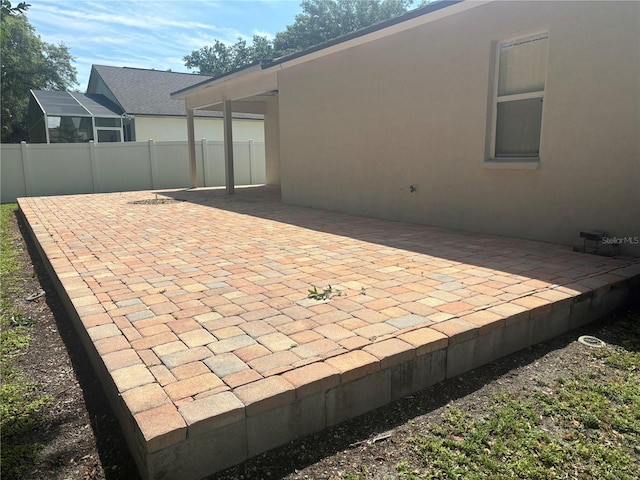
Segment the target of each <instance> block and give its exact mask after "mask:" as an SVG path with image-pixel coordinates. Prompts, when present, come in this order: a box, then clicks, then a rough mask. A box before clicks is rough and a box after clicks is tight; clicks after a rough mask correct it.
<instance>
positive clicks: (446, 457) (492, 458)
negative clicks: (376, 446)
mask: <svg viewBox="0 0 640 480" xmlns="http://www.w3.org/2000/svg"><path fill="white" fill-rule="evenodd" d="M614 328H615V329H616V330H617V332H616V334H617V336H618V338H623V339H625V340H624V342H623V343H624V345H623V346H619V347H618V346H610V347H608V348H607V349H606V351H605V352H603V351H600V350H597V351H594V353H593V355H594V357H596V358H599V359H600V360H601V361H602V364H601V365H600V366H599V367H596V368H594V369H591V370H589V371H588V372H586V373H581V374H577V375H575V376H573V377H571V378H559V379H557V380H556V381H555V382H553V383H552V384H551V385H548V387H551V392H548V391H547V392H545V393H543V392H542V391H536V392H533V391H532V392H531V393H522V394H519V395H518V396H511V395H509V394H506V393H503V394H501V395H498V396H496V397H495V398H494V399H493V403H492V405H491V407H490V409H488V411H487V413H486V414H485V415H483V416H482V417H481V418H478V419H474V418H471V417H470V416H469V415H468V414H466V413H465V412H463V411H461V410H459V409H456V408H450V409H449V410H448V411H447V413H446V417H445V419H444V421H443V422H442V423H441V424H431V425H430V426H429V428H428V431H429V433H428V434H424V435H416V436H414V437H412V438H410V439H409V445H410V446H411V447H412V448H413V450H414V452H415V453H417V454H418V458H420V459H421V462H419V463H418V464H416V463H415V462H414V463H412V462H411V461H409V460H404V461H402V462H399V463H398V464H397V465H396V469H397V472H398V478H400V479H403V480H418V479H420V480H422V479H432V478H434V479H435V478H440V479H456V478H464V479H484V478H492V479H513V478H527V479H550V478H579V479H594V480H595V479H598V480H600V479H621V480H623V479H629V480H631V479H635V478H637V475H638V472H639V471H640V375H639V374H640V372H639V371H638V369H639V366H640V357H639V355H640V353H639V350H640V349H639V348H638V347H639V346H640V322H639V321H637V319H634V318H628V319H626V320H623V321H620V322H618V323H617V324H616V325H615V327H614ZM605 365H608V366H610V367H613V373H611V372H612V370H611V369H608V370H605V368H604V366H605Z"/></svg>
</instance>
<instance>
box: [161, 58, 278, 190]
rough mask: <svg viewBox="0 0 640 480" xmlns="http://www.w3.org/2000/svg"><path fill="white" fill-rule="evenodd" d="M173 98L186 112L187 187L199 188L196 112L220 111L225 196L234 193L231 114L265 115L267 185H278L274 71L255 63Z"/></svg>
mask: <svg viewBox="0 0 640 480" xmlns="http://www.w3.org/2000/svg"><path fill="white" fill-rule="evenodd" d="M171 96H172V98H177V99H181V100H184V102H185V106H186V109H187V133H188V141H189V173H190V186H191V188H196V187H197V186H198V182H197V176H196V138H195V123H194V111H195V110H212V111H222V112H223V127H224V156H225V182H226V193H227V194H229V195H231V194H233V193H234V192H235V175H234V158H233V124H232V116H233V114H234V113H254V114H261V115H264V133H265V157H266V183H267V184H268V185H280V128H279V104H278V76H277V70H276V69H271V70H265V64H264V63H257V64H255V65H252V66H250V67H247V68H246V69H243V70H241V71H239V72H236V73H230V74H228V75H225V76H223V77H219V78H217V79H213V80H209V81H206V82H203V83H200V84H197V85H194V86H192V87H189V88H186V89H183V90H180V91H178V92H174V93H173V94H172V95H171Z"/></svg>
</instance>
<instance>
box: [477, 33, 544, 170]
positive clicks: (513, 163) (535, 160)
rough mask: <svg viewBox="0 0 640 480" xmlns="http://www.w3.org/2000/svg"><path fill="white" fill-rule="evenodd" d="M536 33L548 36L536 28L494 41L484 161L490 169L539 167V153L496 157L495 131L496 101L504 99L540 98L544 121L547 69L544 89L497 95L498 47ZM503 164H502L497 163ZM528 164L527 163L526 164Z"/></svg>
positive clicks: (496, 118) (532, 168) (499, 101)
mask: <svg viewBox="0 0 640 480" xmlns="http://www.w3.org/2000/svg"><path fill="white" fill-rule="evenodd" d="M537 35H546V36H547V38H549V30H548V29H547V30H536V31H532V32H527V33H521V34H518V35H514V36H511V37H507V38H503V39H501V40H499V41H497V42H496V46H495V61H494V71H493V97H492V99H491V102H492V108H491V145H490V150H489V158H488V159H487V160H486V161H485V167H486V168H491V169H503V168H517V169H526V170H529V169H531V170H535V169H538V168H540V155H536V156H513V157H506V156H505V157H502V156H501V157H496V133H497V131H496V130H497V124H498V103H501V102H505V101H515V100H530V99H532V98H541V99H542V100H543V101H542V122H543V123H544V96H545V92H546V89H547V76H548V75H549V69H548V68H547V70H546V72H545V79H544V90H542V91H535V92H527V93H518V94H514V95H503V96H498V84H499V83H500V82H499V79H500V49H501V47H502V45H503V44H505V43H508V42H513V41H515V40H518V39H521V38H527V37H535V36H537ZM548 63H549V57H548V53H547V65H548ZM542 127H543V126H542V125H540V144H542V132H543V128H542ZM499 164H504V165H499ZM522 164H525V165H522ZM526 164H529V165H526Z"/></svg>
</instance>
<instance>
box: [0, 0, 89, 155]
mask: <svg viewBox="0 0 640 480" xmlns="http://www.w3.org/2000/svg"><path fill="white" fill-rule="evenodd" d="M28 8H29V5H28V4H26V3H24V2H21V3H20V4H18V6H17V7H12V6H11V3H10V2H9V1H8V0H2V16H1V19H0V22H1V27H2V29H1V31H0V54H1V58H2V68H1V70H0V87H1V94H2V98H1V105H2V107H1V108H2V110H1V112H2V136H1V139H2V142H3V143H17V142H20V141H22V140H27V136H28V126H27V108H28V105H29V90H31V89H33V90H67V89H70V88H73V87H74V86H76V85H77V83H78V82H77V80H76V74H77V72H76V69H75V67H74V66H73V65H72V63H73V61H74V58H73V57H72V56H71V54H70V53H69V50H68V49H67V47H66V46H65V45H64V44H59V45H53V44H49V43H46V42H43V41H42V39H41V38H40V36H39V35H37V34H36V33H35V29H34V28H33V26H31V24H30V23H29V21H28V20H27V17H26V15H25V13H24V12H25V11H26V10H27V9H28Z"/></svg>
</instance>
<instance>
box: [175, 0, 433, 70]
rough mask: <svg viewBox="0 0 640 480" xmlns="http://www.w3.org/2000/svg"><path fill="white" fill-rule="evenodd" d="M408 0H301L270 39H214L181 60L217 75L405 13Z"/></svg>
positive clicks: (298, 49)
mask: <svg viewBox="0 0 640 480" xmlns="http://www.w3.org/2000/svg"><path fill="white" fill-rule="evenodd" d="M412 3H413V0H302V2H301V3H300V6H301V7H302V13H300V14H299V15H296V18H295V21H294V23H293V24H291V25H288V26H287V27H286V29H285V30H284V31H283V32H279V33H277V34H276V36H275V38H274V40H273V42H272V41H270V40H269V39H267V38H266V37H260V36H257V35H256V36H254V37H253V42H252V44H251V45H249V46H247V44H246V42H245V41H244V40H242V39H240V38H239V39H238V42H237V43H235V44H233V45H230V46H227V45H225V44H224V43H222V42H220V41H219V40H216V41H215V43H214V45H213V46H211V47H202V48H201V49H200V50H194V51H193V52H191V54H190V55H187V56H185V57H184V58H183V60H184V62H185V65H186V66H187V68H190V69H198V73H201V74H203V75H213V76H218V75H222V74H224V73H227V72H230V71H233V70H236V69H238V68H242V67H246V66H247V65H249V64H251V63H254V62H256V61H259V60H269V59H271V58H275V57H280V56H282V55H287V54H290V53H293V52H297V51H300V50H304V49H305V48H309V47H313V46H315V45H319V44H321V43H323V42H326V41H327V40H331V39H333V38H336V37H339V36H340V35H344V34H347V33H350V32H353V31H355V30H359V29H361V28H364V27H368V26H369V25H373V24H374V23H378V22H382V21H384V20H388V19H390V18H393V17H395V16H397V15H401V14H403V13H405V12H406V11H407V9H408V8H409V6H410V5H411V4H412ZM422 3H425V2H424V1H423V2H422Z"/></svg>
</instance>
